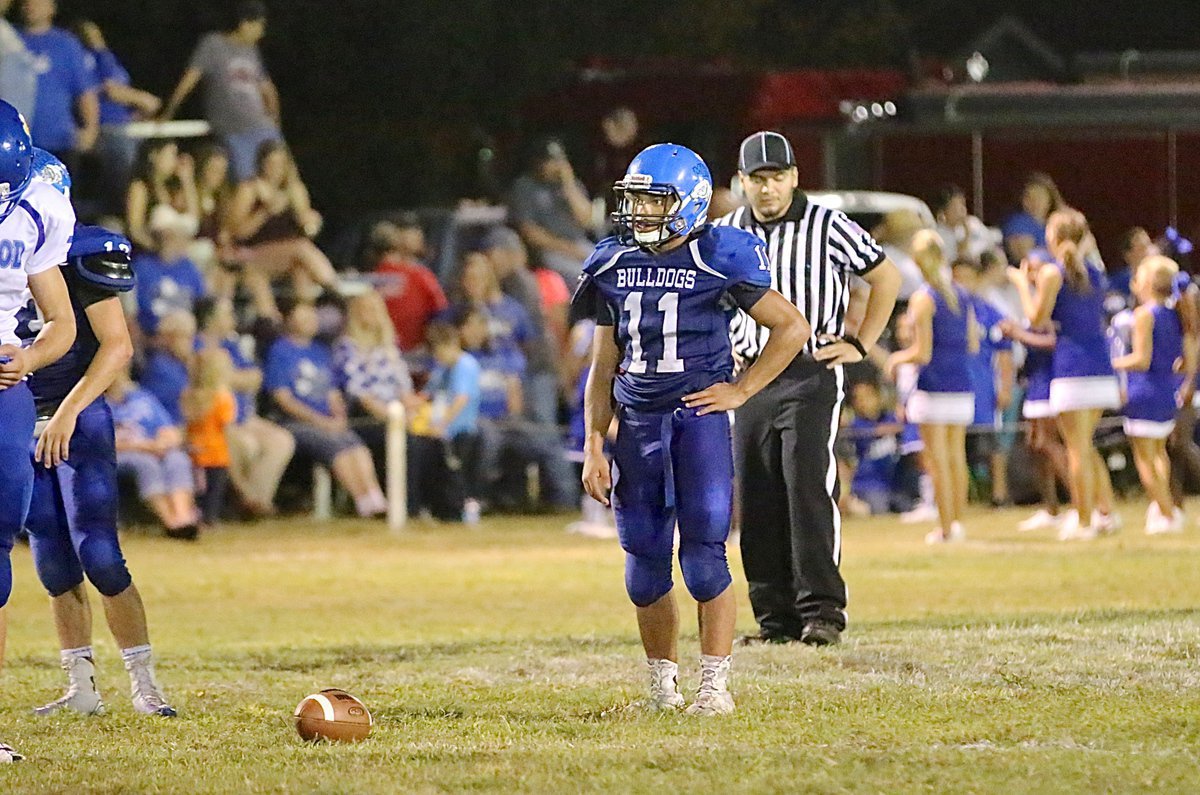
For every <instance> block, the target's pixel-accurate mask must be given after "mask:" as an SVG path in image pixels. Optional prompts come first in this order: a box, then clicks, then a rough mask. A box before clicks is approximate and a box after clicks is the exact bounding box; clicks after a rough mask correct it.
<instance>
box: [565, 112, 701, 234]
mask: <svg viewBox="0 0 1200 795" xmlns="http://www.w3.org/2000/svg"><path fill="white" fill-rule="evenodd" d="M638 133H639V130H638V117H637V114H636V113H634V112H633V111H632V110H631V109H630V108H627V107H624V106H622V107H619V108H613V109H612V110H610V111H609V112H608V113H606V114H605V115H604V118H603V119H602V120H601V122H600V140H599V141H598V142H597V144H596V147H595V151H594V154H593V158H592V174H591V184H590V185H588V188H589V189H590V190H591V191H592V194H593V195H595V196H603V197H605V199H606V201H607V202H608V204H609V207H610V208H611V206H612V189H613V183H615V182H616V181H617V180H619V179H620V178H621V177H623V176H625V170H626V169H627V168H628V167H629V162H630V161H631V160H633V158H634V157H635V156H636V155H637V153H638V152H640V151H641V150H642V142H641V140H640V138H639V135H638ZM711 217H713V218H720V216H719V215H712V216H711Z"/></svg>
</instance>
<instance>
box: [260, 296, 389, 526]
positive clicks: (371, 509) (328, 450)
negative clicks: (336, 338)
mask: <svg viewBox="0 0 1200 795" xmlns="http://www.w3.org/2000/svg"><path fill="white" fill-rule="evenodd" d="M284 321H285V326H284V329H285V334H284V336H282V337H280V338H279V339H277V340H276V341H275V343H274V344H273V345H272V346H271V350H270V351H269V352H268V353H267V366H266V377H265V379H264V381H265V383H264V388H265V390H266V392H267V394H268V395H270V396H271V401H272V403H273V405H274V407H275V411H276V415H277V416H278V417H279V418H280V421H281V422H282V423H283V425H284V427H285V428H287V429H288V431H290V432H291V434H292V435H293V436H294V437H295V438H296V447H297V449H298V450H299V451H300V452H302V453H303V454H304V455H305V456H307V457H308V458H311V459H312V460H314V461H316V462H317V463H319V464H322V465H324V466H327V467H329V468H330V469H331V470H332V471H333V475H334V477H335V478H336V479H337V481H338V483H340V484H341V485H342V487H343V488H345V489H346V490H347V491H348V492H350V494H351V496H352V497H353V498H354V507H355V510H356V511H357V512H358V515H359V516H361V517H364V518H366V517H373V516H382V515H383V514H385V513H387V500H385V499H384V497H383V490H382V489H381V488H380V487H379V479H378V477H376V475H375V465H374V463H373V462H372V461H371V453H370V451H369V450H367V448H366V446H364V445H363V443H362V439H360V438H359V437H358V435H357V434H356V433H354V431H352V430H350V427H349V424H348V415H347V411H346V401H345V399H344V397H343V396H342V392H341V390H339V389H338V388H337V387H336V386H334V383H333V357H332V355H331V353H330V351H329V349H328V348H327V347H325V346H324V345H322V344H321V343H319V342H316V341H315V339H314V338H315V337H316V334H317V310H316V307H315V306H313V305H312V304H310V303H305V302H302V301H298V302H296V303H295V304H293V305H292V306H290V307H288V312H287V314H286V315H285V317H284Z"/></svg>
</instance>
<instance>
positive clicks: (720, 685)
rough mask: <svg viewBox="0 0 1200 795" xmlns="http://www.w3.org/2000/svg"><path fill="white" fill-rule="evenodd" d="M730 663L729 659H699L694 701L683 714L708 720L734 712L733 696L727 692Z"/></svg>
mask: <svg viewBox="0 0 1200 795" xmlns="http://www.w3.org/2000/svg"><path fill="white" fill-rule="evenodd" d="M731 662H732V660H731V659H730V658H729V657H723V658H720V659H718V658H715V657H709V658H701V662H700V687H699V689H698V690H697V691H696V700H695V701H693V702H692V705H691V706H690V707H688V708H687V710H686V711H685V714H687V715H698V716H700V717H702V718H710V717H712V716H714V715H728V714H729V713H730V712H733V711H734V709H735V706H734V703H733V694H732V693H730V692H729V666H730V663H731Z"/></svg>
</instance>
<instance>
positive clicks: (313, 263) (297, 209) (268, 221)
mask: <svg viewBox="0 0 1200 795" xmlns="http://www.w3.org/2000/svg"><path fill="white" fill-rule="evenodd" d="M228 224H229V231H230V233H231V234H232V236H233V239H234V241H235V242H236V243H237V244H238V245H239V246H241V247H242V250H241V252H240V254H239V259H242V260H243V261H244V262H245V265H244V268H243V277H242V278H243V283H244V284H245V285H246V289H247V290H249V291H250V293H251V295H252V296H253V298H254V304H255V308H256V309H257V310H258V312H259V314H261V315H266V316H270V317H279V308H278V307H277V306H276V304H275V298H274V296H273V295H272V293H271V282H272V281H273V280H275V279H278V278H280V277H282V276H288V277H290V278H291V280H292V290H293V293H294V295H295V296H296V297H297V298H300V299H311V298H313V297H315V295H314V293H315V292H316V289H315V288H316V287H318V286H319V287H323V288H326V289H332V288H333V287H334V286H335V285H336V283H337V274H336V273H334V270H333V264H332V263H330V261H329V258H328V257H326V256H325V254H324V253H323V252H322V251H321V249H319V248H317V246H316V244H314V243H313V242H312V240H311V238H312V237H313V236H314V235H316V234H317V232H319V231H320V230H321V215H320V213H318V212H317V211H316V210H314V209H313V208H312V203H311V201H310V200H309V196H308V189H307V188H305V187H304V183H303V182H301V181H300V174H299V172H298V171H297V170H296V166H295V164H294V163H293V162H292V158H291V155H289V154H288V151H287V148H286V147H285V146H284V144H283V143H282V142H281V141H267V142H265V143H264V144H263V145H262V146H260V147H259V149H258V170H257V173H256V174H255V176H254V178H253V179H249V180H246V181H245V182H243V183H242V184H241V185H239V186H238V187H237V191H236V192H235V193H234V195H233V201H232V203H231V205H230V208H229V216H228Z"/></svg>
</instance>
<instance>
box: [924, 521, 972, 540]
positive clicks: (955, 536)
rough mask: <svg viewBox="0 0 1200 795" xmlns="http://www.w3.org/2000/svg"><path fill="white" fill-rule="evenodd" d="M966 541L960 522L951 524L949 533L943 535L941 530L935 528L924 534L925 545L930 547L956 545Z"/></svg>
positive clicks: (965, 532)
mask: <svg viewBox="0 0 1200 795" xmlns="http://www.w3.org/2000/svg"><path fill="white" fill-rule="evenodd" d="M966 540H967V531H966V530H964V529H963V526H962V522H951V523H950V532H949V533H943V532H942V528H940V527H935V528H933V529H932V530H930V531H929V532H928V533H926V534H925V543H926V544H929V545H930V546H934V545H936V544H957V543H959V542H961V541H966Z"/></svg>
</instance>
